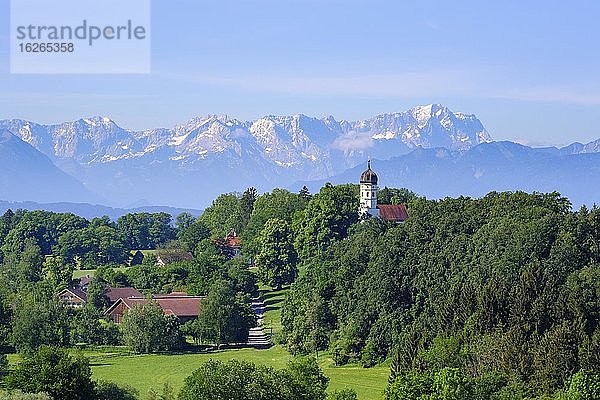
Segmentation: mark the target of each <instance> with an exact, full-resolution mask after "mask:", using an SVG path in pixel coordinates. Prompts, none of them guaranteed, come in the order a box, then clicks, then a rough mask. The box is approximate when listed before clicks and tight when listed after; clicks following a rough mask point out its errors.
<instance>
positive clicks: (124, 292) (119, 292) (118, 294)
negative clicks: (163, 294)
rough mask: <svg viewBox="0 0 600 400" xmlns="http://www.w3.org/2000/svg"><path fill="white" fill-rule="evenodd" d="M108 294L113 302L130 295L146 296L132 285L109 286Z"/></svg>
mask: <svg viewBox="0 0 600 400" xmlns="http://www.w3.org/2000/svg"><path fill="white" fill-rule="evenodd" d="M106 296H107V297H108V298H109V300H110V301H111V303H114V302H115V301H117V300H119V299H121V298H123V299H126V298H128V297H144V295H143V294H142V293H140V292H139V291H138V290H137V289H135V288H132V287H119V288H108V290H107V291H106Z"/></svg>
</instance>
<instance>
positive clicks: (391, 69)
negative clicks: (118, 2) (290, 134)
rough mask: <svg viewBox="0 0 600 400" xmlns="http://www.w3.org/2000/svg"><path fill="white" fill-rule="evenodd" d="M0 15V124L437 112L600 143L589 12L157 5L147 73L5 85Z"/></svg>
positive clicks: (509, 134) (513, 134) (430, 5)
mask: <svg viewBox="0 0 600 400" xmlns="http://www.w3.org/2000/svg"><path fill="white" fill-rule="evenodd" d="M50 3H51V2H49V4H50ZM0 16H1V19H0V27H1V31H0V60H1V65H0V118H27V119H32V120H35V121H38V122H59V121H64V120H72V119H76V118H79V117H83V116H90V115H107V116H110V117H111V118H113V119H114V120H115V121H116V122H117V123H119V124H120V125H121V126H124V127H126V128H136V129H137V128H150V127H157V126H172V125H173V124H175V123H177V122H183V121H185V120H187V119H189V118H190V117H192V116H196V115H204V114H209V113H211V114H212V113H220V114H221V113H222V114H228V115H231V116H235V117H237V118H240V119H251V118H256V117H259V116H262V115H265V114H292V113H304V114H308V115H314V116H325V115H329V114H331V115H333V116H335V117H336V118H338V119H359V118H365V117H368V116H371V115H374V114H377V113H383V112H394V111H404V110H406V109H408V108H410V107H412V106H415V105H419V104H427V103H441V104H445V105H447V106H448V107H450V109H452V110H455V111H463V112H467V113H473V114H476V115H477V116H478V117H479V118H480V119H481V120H482V122H483V123H484V125H485V126H486V128H487V129H488V131H489V132H490V133H491V134H492V136H493V137H494V138H495V139H515V138H521V139H524V140H526V141H528V142H529V143H534V144H539V143H548V144H564V143H569V142H573V141H582V142H585V141H590V140H593V139H598V138H600V124H599V123H598V119H599V117H600V51H599V43H600V40H599V39H600V33H599V25H600V24H599V23H598V20H599V19H600V2H597V1H585V2H584V1H569V2H567V1H564V0H563V1H548V0H546V1H522V0H521V1H498V2H491V1H452V2H450V1H425V2H416V1H399V0H388V1H377V0H375V1H373V0H370V1H364V0H362V1H350V0H344V1H342V0H339V1H338V0H313V1H310V0H297V1H294V0H265V1H241V0H239V1H225V0H219V1H204V0H177V1H167V0H163V1H158V0H156V1H153V3H152V27H151V35H152V73H151V74H149V75H120V76H113V75H78V76H77V75H11V74H9V59H8V42H9V40H8V35H9V21H10V18H9V16H10V15H9V1H8V0H0Z"/></svg>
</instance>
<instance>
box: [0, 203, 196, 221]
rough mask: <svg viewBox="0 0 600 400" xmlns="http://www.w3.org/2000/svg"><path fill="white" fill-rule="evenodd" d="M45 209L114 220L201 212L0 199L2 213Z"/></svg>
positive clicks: (181, 209) (150, 207)
mask: <svg viewBox="0 0 600 400" xmlns="http://www.w3.org/2000/svg"><path fill="white" fill-rule="evenodd" d="M19 208H21V209H24V210H30V211H31V210H45V211H53V212H57V213H66V212H70V213H73V214H76V215H79V216H81V217H84V218H86V219H92V218H95V217H102V216H104V215H108V216H109V217H110V219H111V220H113V221H116V220H117V219H118V218H119V217H120V216H122V215H125V214H128V213H138V212H148V213H158V212H166V213H168V214H171V215H172V216H173V217H176V216H177V215H179V214H181V213H182V212H189V213H190V214H192V215H193V216H195V217H197V216H199V215H200V214H202V210H194V209H185V208H175V207H161V206H145V207H135V208H112V207H107V206H102V205H97V204H86V203H46V204H42V203H35V202H32V201H19V202H9V201H1V200H0V213H2V214H3V213H4V212H5V211H6V210H8V209H11V210H13V211H14V210H17V209H19Z"/></svg>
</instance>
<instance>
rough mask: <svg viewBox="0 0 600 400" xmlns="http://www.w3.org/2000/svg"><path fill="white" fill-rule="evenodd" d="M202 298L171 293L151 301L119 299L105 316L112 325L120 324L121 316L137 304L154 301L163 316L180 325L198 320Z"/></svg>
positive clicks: (135, 298) (134, 298)
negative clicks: (169, 316)
mask: <svg viewBox="0 0 600 400" xmlns="http://www.w3.org/2000/svg"><path fill="white" fill-rule="evenodd" d="M203 299H205V297H202V296H188V295H187V294H185V293H171V294H167V295H156V296H153V297H152V299H148V298H144V297H129V298H120V299H118V300H117V301H116V302H115V303H114V304H113V305H112V306H110V307H109V308H108V310H106V313H105V315H107V316H108V318H109V320H111V321H113V322H114V323H117V324H119V323H121V321H122V320H123V315H124V314H125V313H126V312H127V311H129V310H131V309H132V308H133V307H134V306H135V305H137V304H144V303H146V302H148V301H156V303H158V305H159V306H160V308H162V310H163V312H164V314H165V315H174V316H176V317H177V319H178V320H179V322H180V323H181V324H183V323H185V322H187V321H189V320H192V319H196V318H198V315H199V314H200V306H201V303H202V300H203Z"/></svg>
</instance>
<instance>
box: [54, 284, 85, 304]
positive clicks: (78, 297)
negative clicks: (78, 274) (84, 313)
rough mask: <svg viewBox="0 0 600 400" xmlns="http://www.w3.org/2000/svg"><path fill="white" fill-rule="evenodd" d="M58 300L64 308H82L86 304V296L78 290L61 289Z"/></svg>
mask: <svg viewBox="0 0 600 400" xmlns="http://www.w3.org/2000/svg"><path fill="white" fill-rule="evenodd" d="M58 299H59V300H60V302H61V303H62V304H63V305H64V306H65V307H68V308H82V307H83V306H85V303H87V294H86V293H85V292H84V291H83V290H81V289H80V288H71V289H63V290H62V291H61V292H60V293H59V294H58Z"/></svg>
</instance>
